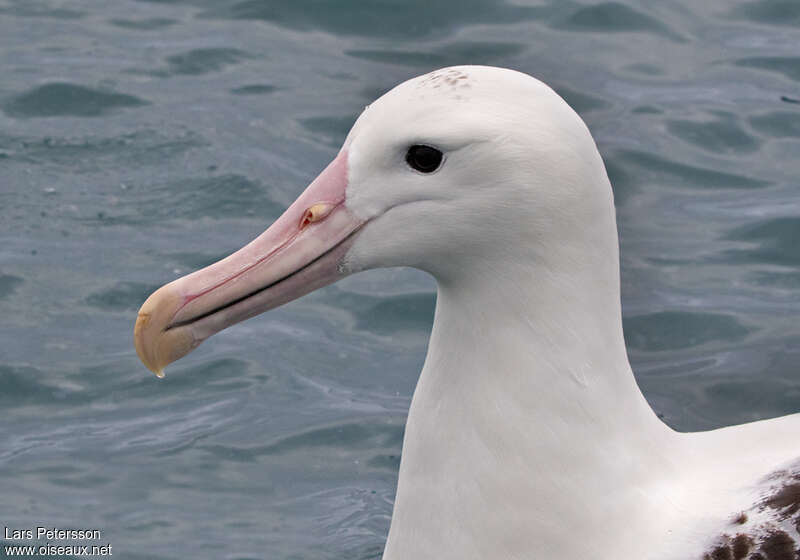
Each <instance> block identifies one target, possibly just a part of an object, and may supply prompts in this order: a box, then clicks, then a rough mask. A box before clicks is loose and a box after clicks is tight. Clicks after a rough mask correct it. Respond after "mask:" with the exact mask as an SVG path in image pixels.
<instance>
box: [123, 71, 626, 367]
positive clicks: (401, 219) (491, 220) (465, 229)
mask: <svg viewBox="0 0 800 560" xmlns="http://www.w3.org/2000/svg"><path fill="white" fill-rule="evenodd" d="M609 232H610V238H609ZM615 232H616V230H615V225H614V214H613V201H612V196H611V190H610V187H609V185H608V179H607V178H606V174H605V169H604V167H603V164H602V161H601V159H600V156H599V154H598V152H597V149H596V147H595V144H594V142H593V140H592V138H591V136H590V134H589V132H588V130H587V128H586V126H585V125H584V123H583V122H582V121H581V119H580V118H579V117H578V116H577V115H576V114H575V113H574V111H572V109H570V107H569V106H568V105H567V104H566V103H565V102H564V101H563V100H562V99H561V98H560V97H559V96H558V95H556V94H555V93H554V92H553V91H552V90H551V89H550V88H549V87H547V86H546V85H545V84H543V83H541V82H539V81H538V80H536V79H534V78H532V77H530V76H528V75H525V74H522V73H519V72H516V71H512V70H507V69H500V68H491V67H480V66H460V67H453V68H445V69H442V70H437V71H435V72H432V73H430V74H426V75H424V76H420V77H417V78H414V79H411V80H409V81H407V82H404V83H402V84H400V85H399V86H397V87H395V88H394V89H393V90H391V91H389V92H388V93H386V94H385V95H384V96H382V97H381V98H380V99H378V100H377V101H375V102H374V103H372V104H371V105H370V106H369V107H368V108H367V109H366V110H365V111H364V112H363V113H362V114H361V116H360V117H359V118H358V120H357V121H356V123H355V125H354V126H353V128H352V130H351V131H350V133H349V135H348V136H347V139H346V141H345V143H344V145H343V146H342V149H341V150H340V152H339V153H338V155H337V156H336V158H335V159H334V160H333V161H332V162H331V163H330V164H329V165H328V167H327V168H326V169H325V170H324V171H323V172H322V173H321V174H320V175H319V176H318V177H317V178H316V179H315V180H314V181H313V182H312V183H311V185H309V187H308V188H307V189H306V190H305V191H304V192H303V193H302V194H301V195H300V197H299V198H298V199H297V200H296V201H295V202H294V203H293V204H292V205H291V206H290V207H289V208H288V209H287V210H286V212H285V213H284V214H283V215H282V216H281V217H280V218H279V219H278V220H277V221H276V222H275V223H274V224H272V225H271V226H270V227H269V229H267V230H266V231H265V232H264V233H263V234H261V235H260V236H259V237H258V238H256V239H255V240H254V241H252V242H251V243H250V244H249V245H247V246H245V247H244V248H242V249H241V250H239V251H237V252H236V253H234V254H232V255H230V256H229V257H227V258H225V259H223V260H221V261H220V262H218V263H216V264H213V265H211V266H209V267H207V268H204V269H202V270H199V271H197V272H194V273H192V274H190V275H188V276H185V277H183V278H180V279H178V280H175V281H173V282H171V283H169V284H167V285H165V286H163V287H162V288H160V289H159V290H157V291H156V292H155V293H153V294H152V295H151V296H150V297H149V298H148V299H147V301H146V302H145V303H144V305H142V308H141V310H140V311H139V316H138V319H137V321H136V327H135V335H134V338H135V345H136V350H137V352H138V354H139V357H140V358H141V360H142V362H143V363H144V364H145V365H146V366H147V367H148V368H150V369H151V370H153V371H154V372H156V373H157V374H160V373H161V372H162V371H163V368H164V366H166V365H167V364H169V363H171V362H173V361H175V360H177V359H178V358H180V357H182V356H184V355H185V354H187V353H188V352H190V351H191V350H192V349H193V348H195V347H196V346H197V345H199V344H200V343H201V342H202V341H203V340H205V339H206V338H208V337H209V336H211V335H212V334H214V333H216V332H218V331H220V330H222V329H224V328H225V327H228V326H230V325H232V324H234V323H237V322H239V321H242V320H244V319H247V318H249V317H252V316H254V315H257V314H259V313H262V312H264V311H266V310H268V309H272V308H274V307H276V306H278V305H281V304H283V303H286V302H288V301H290V300H292V299H295V298H297V297H300V296H302V295H304V294H306V293H308V292H310V291H312V290H315V289H317V288H320V287H322V286H324V285H326V284H329V283H331V282H334V281H336V280H338V279H340V278H342V277H344V276H346V275H347V274H349V273H352V272H357V271H360V270H365V269H369V268H377V267H391V266H412V267H417V268H420V269H422V270H425V271H427V272H429V273H431V274H432V275H434V276H435V277H436V278H437V280H438V281H439V283H440V285H441V284H453V283H459V282H470V281H471V280H478V279H481V278H482V279H485V280H488V281H491V278H492V277H497V276H503V275H507V274H511V272H510V271H511V270H514V269H518V268H519V267H522V269H523V270H534V269H536V268H537V267H538V268H542V269H545V270H548V271H551V272H552V273H553V274H559V271H562V270H563V271H574V270H575V268H576V267H578V268H579V267H581V266H582V264H581V261H583V260H586V259H587V258H591V255H589V256H587V250H588V249H589V248H590V247H592V246H593V244H594V243H598V242H601V243H608V242H611V243H612V245H614V247H613V251H611V252H612V253H613V255H612V256H613V258H612V259H611V260H612V261H613V262H611V263H609V264H610V265H611V267H612V269H613V268H614V267H616V246H615V244H616V237H615V235H616V233H615ZM599 238H603V239H604V240H603V241H598V239H599ZM610 239H613V242H612V241H611V240H610ZM588 252H589V253H590V252H591V251H588ZM568 273H569V272H568ZM612 280H613V279H612Z"/></svg>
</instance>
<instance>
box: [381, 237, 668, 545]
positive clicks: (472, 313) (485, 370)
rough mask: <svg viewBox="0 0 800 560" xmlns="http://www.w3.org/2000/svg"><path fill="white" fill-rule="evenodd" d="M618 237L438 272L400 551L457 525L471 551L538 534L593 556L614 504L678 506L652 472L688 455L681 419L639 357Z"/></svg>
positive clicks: (409, 446)
mask: <svg viewBox="0 0 800 560" xmlns="http://www.w3.org/2000/svg"><path fill="white" fill-rule="evenodd" d="M608 243H609V246H608V247H606V248H605V250H602V248H601V250H598V251H596V252H594V253H591V252H584V257H583V258H582V259H579V260H576V259H573V258H571V257H570V256H569V254H568V253H569V247H566V249H565V251H566V253H563V252H562V254H561V255H560V256H558V255H557V256H556V258H555V259H554V260H553V259H551V260H547V258H546V257H545V256H544V254H545V253H543V254H542V258H541V260H540V261H539V262H537V263H536V264H533V263H534V262H535V261H534V260H531V259H527V260H524V259H513V260H511V262H514V263H516V264H513V265H509V264H508V263H506V264H502V263H499V262H497V263H484V265H485V266H480V267H476V268H475V270H472V271H469V270H467V271H464V272H465V273H464V274H461V275H460V276H458V280H453V281H450V280H444V279H443V278H442V277H441V276H440V277H439V278H438V280H439V290H438V299H437V305H436V314H435V319H434V326H433V331H432V334H431V339H430V343H429V348H428V355H427V358H426V361H425V366H424V368H423V371H422V374H421V376H420V379H419V382H418V385H417V388H416V391H415V393H414V397H413V400H412V404H411V409H410V411H409V417H408V423H407V428H406V436H405V441H404V445H403V455H402V461H401V466H400V478H399V482H398V491H397V499H396V503H395V513H394V517H393V522H392V531H391V532H390V537H389V542H388V544H387V554H386V556H385V557H384V558H385V559H394V558H401V559H403V560H405V558H412V557H415V556H414V554H416V553H422V551H425V550H427V551H429V552H430V551H432V550H435V549H436V547H437V546H440V545H439V544H437V543H440V542H441V539H442V538H445V539H447V537H446V536H443V535H447V534H448V532H452V533H453V534H452V535H450V537H451V538H450V541H449V542H451V543H456V544H455V545H453V546H456V548H458V547H461V548H460V553H461V554H463V557H465V558H473V557H474V558H489V557H496V558H506V557H507V558H517V557H520V558H522V557H527V556H526V555H525V552H524V551H525V550H529V548H526V547H530V545H531V543H532V542H536V543H537V547H539V550H540V551H543V552H544V555H543V556H541V557H543V558H547V557H552V558H571V557H581V554H584V553H585V554H589V553H590V551H589V550H583V549H581V547H583V546H586V545H587V544H586V543H594V544H593V545H592V546H594V545H597V544H600V543H601V541H603V540H604V538H605V537H604V536H603V534H594V533H593V532H594V531H599V530H600V528H602V527H606V528H607V527H608V525H607V524H606V523H599V522H598V519H603V520H605V521H606V522H608V523H612V524H613V523H615V522H619V523H620V524H622V523H625V520H626V519H630V516H631V515H633V516H636V515H648V514H651V513H653V511H658V510H659V508H661V509H663V507H662V505H663V504H662V497H661V496H660V494H659V492H658V491H653V490H652V489H648V490H643V488H647V487H649V486H650V485H651V484H656V485H657V482H654V481H658V480H659V479H664V478H665V477H666V474H667V473H666V472H665V471H668V470H674V469H675V466H674V461H673V459H671V458H670V453H671V452H672V450H674V445H673V444H674V441H675V440H674V434H675V433H674V432H672V431H671V430H670V429H669V428H668V427H667V426H666V425H664V424H663V423H662V422H661V421H660V420H659V419H658V418H657V417H656V415H655V414H654V412H653V410H652V409H651V408H650V406H649V405H648V403H647V401H646V400H645V399H644V397H643V395H642V393H641V391H640V390H639V388H638V386H637V384H636V382H635V379H634V377H633V373H632V371H631V369H630V366H629V364H628V359H627V353H626V349H625V343H624V339H623V334H622V321H621V311H620V297H619V269H618V258H617V254H618V253H617V245H616V243H617V242H616V236H614V237H613V240H610V239H609V240H608ZM524 262H529V263H531V264H521V263H524ZM576 263H579V264H576ZM481 271H484V272H481ZM450 278H456V276H455V275H453V276H451V277H450ZM642 494H645V495H646V497H644V498H643V497H642ZM562 520H569V523H570V526H569V527H567V526H564V522H563V521H562ZM554 525H556V526H554ZM572 531H576V532H578V533H581V534H582V537H580V539H578V540H579V541H580V543H577V541H576V539H575V538H574V537H570V533H571V532H572ZM611 533H612V534H613V532H611ZM409 534H413V535H414V537H413V538H409V537H408V535H409ZM401 535H404V536H403V537H401ZM532 539H534V540H532ZM573 541H576V544H575V547H577V548H576V550H575V551H574V552H575V555H574V556H571V555H570V554H569V552H568V551H567V550H566V549H565V546H566V547H567V548H569V546H572V545H565V543H571V542H573ZM498 542H502V543H503V544H502V547H501V548H502V550H498V549H497V543H498ZM482 543H489V544H488V545H484V544H482ZM581 543H583V544H581ZM484 546H494V547H495V548H494V549H491V548H489V549H487V550H485V551H483V550H482V548H483V547H484ZM632 546H633V545H632ZM415 547H418V548H415ZM550 547H552V549H551V552H552V553H553V555H552V556H548V555H547V553H546V552H547V550H548V549H549V548H550ZM615 547H616V548H617V550H620V549H625V548H626V547H625V546H624V543H617V544H616V545H615ZM484 553H485V554H488V556H486V555H482V554H484ZM503 554H506V556H504V555H503ZM518 554H522V556H517V555H518ZM431 557H435V556H431ZM445 557H448V558H449V557H451V556H449V555H446V556H445ZM452 557H454V558H455V557H456V556H452Z"/></svg>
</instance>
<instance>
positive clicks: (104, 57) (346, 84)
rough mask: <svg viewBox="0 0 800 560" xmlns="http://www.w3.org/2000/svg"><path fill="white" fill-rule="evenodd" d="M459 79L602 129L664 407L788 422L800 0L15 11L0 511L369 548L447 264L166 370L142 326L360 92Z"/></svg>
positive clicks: (377, 282)
mask: <svg viewBox="0 0 800 560" xmlns="http://www.w3.org/2000/svg"><path fill="white" fill-rule="evenodd" d="M462 63H479V64H491V65H498V66H508V67H512V68H516V69H519V70H522V71H524V72H528V73H530V74H533V75H535V76H537V77H539V78H540V79H542V80H544V81H546V82H548V83H549V84H551V85H552V86H553V87H554V88H555V89H556V90H557V91H558V92H559V93H560V94H561V95H562V96H563V97H564V98H565V99H566V100H567V101H568V102H569V103H571V104H572V106H573V107H574V108H575V109H576V110H577V111H578V112H579V113H580V114H581V116H582V117H583V118H584V119H585V121H586V122H587V124H588V125H589V127H590V128H591V130H592V132H593V134H594V136H595V138H596V140H597V143H598V146H599V148H600V151H601V153H602V154H603V156H604V158H605V161H606V165H607V168H608V172H609V175H610V177H611V180H612V182H613V185H614V189H615V195H616V203H617V210H618V221H619V229H620V236H621V255H622V282H623V284H622V296H623V308H624V314H625V334H626V338H627V340H628V344H629V352H630V357H631V362H632V364H633V367H634V370H635V372H636V376H637V379H638V381H639V383H640V385H641V387H642V389H643V391H644V393H645V394H646V396H647V398H648V400H649V401H650V402H651V403H652V405H653V407H654V408H655V410H656V411H657V412H658V413H659V414H660V415H662V417H663V418H664V420H665V421H666V422H667V423H669V424H670V425H671V426H673V427H675V428H676V429H680V430H699V429H709V428H713V427H718V426H722V425H726V424H731V423H738V422H746V421H751V420H756V419H760V418H767V417H771V416H777V415H781V414H787V413H792V412H797V411H800V375H799V373H800V372H798V359H800V346H799V345H798V343H799V342H800V321H799V319H800V204H799V203H798V193H800V157H799V156H800V2H796V1H793V0H776V1H768V0H762V1H751V2H741V1H723V0H712V1H704V2H692V1H689V0H668V1H659V2H657V1H655V0H650V1H645V0H643V1H640V2H634V1H622V2H603V3H579V2H573V1H557V0H553V1H552V2H548V1H540V2H533V1H532V2H526V1H516V2H513V3H512V2H511V1H500V0H494V1H480V0H461V1H458V0H450V1H446V2H445V1H442V2H423V1H419V0H406V1H402V2H401V1H399V0H384V1H381V2H364V1H356V0H349V1H345V0H340V1H338V2H337V1H335V0H304V1H296V0H274V1H268V0H194V1H190V0H187V1H181V0H173V1H168V0H160V1H151V2H137V1H133V0H118V1H113V2H100V1H89V0H75V1H70V2H62V1H56V0H18V1H17V0H11V1H9V0H0V412H1V413H2V421H0V480H2V482H3V484H2V490H1V491H0V526H7V527H9V528H29V527H35V526H37V525H43V526H51V527H52V526H56V527H67V528H70V527H71V528H98V529H100V530H101V531H102V538H101V542H99V544H103V543H106V542H108V543H111V544H112V545H113V553H114V556H116V557H122V558H126V559H128V558H129V559H145V558H147V559H159V560H167V559H178V558H195V557H196V558H221V559H238V560H245V559H256V558H269V559H287V560H288V559H335V558H352V559H369V558H379V557H380V554H381V550H382V547H383V543H384V541H385V536H386V532H387V529H388V525H389V520H390V516H391V510H392V500H393V496H394V490H395V484H396V476H397V468H398V464H399V456H400V451H401V442H402V436H403V426H404V422H405V415H406V413H407V409H408V405H409V402H410V398H411V394H412V391H413V388H414V385H415V383H416V380H417V376H418V373H419V370H420V368H421V366H422V363H423V360H424V356H425V349H426V344H427V339H428V334H429V330H430V326H431V321H432V317H433V309H434V304H435V284H434V282H433V280H432V279H431V278H429V277H427V276H426V275H425V274H423V273H421V272H418V271H414V270H407V269H395V270H382V271H371V272H368V273H363V274H361V275H358V276H354V277H351V278H348V279H346V280H345V281H343V282H340V283H339V284H336V285H333V286H330V287H328V288H325V289H323V290H320V291H319V292H316V293H313V294H311V295H309V296H307V297H304V298H302V299H301V300H299V301H296V302H293V303H291V304H289V305H287V306H285V307H282V308H280V309H277V310H275V311H273V312H270V313H269V314H267V315H263V316H260V317H258V318H255V319H252V320H250V321H248V322H246V323H244V324H241V325H237V326H235V327H233V328H231V329H229V330H227V331H224V332H223V333H221V334H219V335H217V336H216V337H214V338H212V339H210V340H209V341H208V342H206V343H205V344H203V346H202V347H200V348H199V349H198V350H197V351H196V352H194V353H193V354H192V355H190V356H189V357H187V358H186V359H183V360H181V361H180V362H178V363H177V364H175V365H173V366H172V367H170V368H169V369H168V372H167V377H166V379H164V380H158V379H156V378H155V377H154V376H153V375H152V374H150V373H149V372H147V371H146V370H145V369H144V367H143V366H142V365H141V364H140V363H139V361H138V359H137V357H136V354H135V352H134V349H133V344H132V332H133V324H134V320H135V317H136V310H137V309H138V307H139V305H140V304H141V303H142V302H143V301H144V299H145V298H146V296H147V295H148V294H149V293H150V292H151V291H152V290H154V289H155V288H157V287H158V286H159V285H161V284H162V283H165V282H167V281H170V280H172V279H174V278H176V277H178V276H179V275H183V274H186V273H188V272H190V271H192V270H194V269H196V268H198V267H202V266H204V265H206V264H209V263H211V262H213V261H215V260H217V259H219V258H220V257H222V256H224V255H226V254H228V253H229V252H231V251H233V250H235V249H237V248H238V247H240V246H242V245H243V244H245V243H246V242H247V241H249V240H250V239H251V238H253V237H255V236H256V235H257V234H259V233H260V232H261V231H262V230H263V229H265V228H266V227H267V226H268V225H269V224H270V223H271V221H272V220H273V219H275V218H276V217H277V216H278V215H279V214H280V212H281V211H282V209H283V208H285V207H286V206H287V205H288V204H289V203H290V202H291V201H292V200H293V199H294V198H295V197H296V196H297V195H298V194H299V193H300V192H301V191H302V190H303V188H305V186H306V185H307V184H308V182H309V181H310V180H311V179H313V177H314V176H315V175H316V174H317V173H318V172H319V171H320V170H321V169H322V168H323V167H324V166H325V165H326V164H327V162H328V161H329V160H330V159H331V158H332V157H333V156H334V154H335V153H336V151H337V149H338V146H339V145H340V143H341V142H342V140H343V139H344V136H345V134H346V133H347V131H348V129H349V127H350V126H351V124H352V123H353V122H354V120H355V118H356V117H357V115H358V114H359V113H360V111H361V110H362V109H363V107H364V105H366V104H368V103H370V102H371V101H372V100H373V99H374V98H375V97H377V96H379V95H380V94H381V93H383V92H385V91H387V90H388V89H389V88H391V87H392V86H393V85H395V84H396V83H398V82H400V81H402V80H405V79H407V78H410V77H412V76H415V75H418V74H421V73H424V72H427V71H430V70H432V69H434V68H437V67H441V66H446V65H451V64H462ZM491 373H492V372H487V375H491ZM453 383H458V379H453ZM610 406H614V405H613V403H611V404H610ZM0 537H2V535H0ZM42 544H43V543H42ZM3 554H4V552H2V550H0V557H3ZM51 557H52V556H51Z"/></svg>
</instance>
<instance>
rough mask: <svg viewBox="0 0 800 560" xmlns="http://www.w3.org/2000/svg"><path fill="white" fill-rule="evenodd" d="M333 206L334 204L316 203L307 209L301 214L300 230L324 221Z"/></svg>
mask: <svg viewBox="0 0 800 560" xmlns="http://www.w3.org/2000/svg"><path fill="white" fill-rule="evenodd" d="M335 206H336V205H335V204H333V203H330V202H317V203H316V204H314V205H313V206H310V207H308V208H307V209H306V211H305V212H303V217H302V218H301V219H300V229H303V228H304V227H306V226H308V225H309V224H313V223H314V222H319V221H320V220H324V219H325V218H327V217H328V214H330V213H331V210H333V208H334V207H335Z"/></svg>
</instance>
